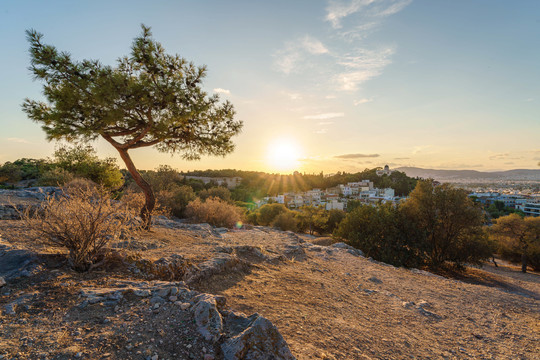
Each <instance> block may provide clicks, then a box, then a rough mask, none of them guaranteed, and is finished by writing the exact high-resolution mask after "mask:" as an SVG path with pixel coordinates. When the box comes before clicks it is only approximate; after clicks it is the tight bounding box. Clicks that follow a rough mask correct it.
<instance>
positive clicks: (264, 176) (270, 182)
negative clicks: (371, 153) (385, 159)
mask: <svg viewBox="0 0 540 360" xmlns="http://www.w3.org/2000/svg"><path fill="white" fill-rule="evenodd" d="M378 169H379V168H374V169H365V170H364V171H361V172H357V173H347V172H338V173H336V174H332V175H327V176H325V175H324V174H323V173H322V172H321V173H320V174H305V173H304V174H301V173H299V172H295V173H294V174H292V175H280V174H268V173H264V172H259V171H242V170H234V169H225V170H204V171H190V172H187V173H182V175H191V176H205V177H241V178H242V179H243V180H242V184H241V185H240V186H239V187H238V188H237V189H236V191H235V192H236V193H240V192H241V191H243V192H244V193H245V196H241V197H242V199H237V200H241V201H251V200H252V199H251V198H253V197H255V198H261V197H264V196H275V195H277V194H283V193H285V192H300V191H307V190H310V189H327V188H331V187H334V186H337V185H339V184H346V183H348V182H357V181H361V180H369V181H372V182H373V185H374V186H375V187H377V188H392V189H394V191H395V194H396V196H407V195H409V193H410V192H411V191H412V190H413V189H414V188H415V186H416V182H417V181H418V179H415V178H411V177H408V176H407V175H406V174H405V173H403V172H400V171H394V172H393V173H392V174H391V175H383V176H378V175H377V174H376V171H377V170H378Z"/></svg>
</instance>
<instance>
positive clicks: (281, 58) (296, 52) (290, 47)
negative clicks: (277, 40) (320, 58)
mask: <svg viewBox="0 0 540 360" xmlns="http://www.w3.org/2000/svg"><path fill="white" fill-rule="evenodd" d="M329 53H330V51H329V50H328V49H327V48H326V46H324V44H323V43H322V42H321V41H319V40H317V39H315V38H313V37H311V36H308V35H306V36H304V37H302V38H298V39H296V40H295V41H288V42H286V43H285V46H284V48H283V49H281V50H279V51H277V52H276V53H275V54H274V58H276V60H275V61H274V66H275V67H276V68H277V70H278V71H280V72H282V73H284V74H290V73H292V72H295V71H296V70H298V68H299V64H301V63H302V64H303V63H305V62H306V61H307V60H308V59H309V58H310V57H311V55H323V54H329ZM303 65H305V64H303Z"/></svg>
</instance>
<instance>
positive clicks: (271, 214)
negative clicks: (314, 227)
mask: <svg viewBox="0 0 540 360" xmlns="http://www.w3.org/2000/svg"><path fill="white" fill-rule="evenodd" d="M287 211H289V210H288V209H287V208H286V207H285V205H283V204H266V205H263V206H261V208H260V209H259V210H257V224H258V225H263V226H270V225H271V224H272V222H273V221H274V219H275V218H276V217H277V216H278V215H279V214H281V213H284V212H287Z"/></svg>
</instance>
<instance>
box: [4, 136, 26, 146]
mask: <svg viewBox="0 0 540 360" xmlns="http://www.w3.org/2000/svg"><path fill="white" fill-rule="evenodd" d="M7 141H9V142H14V143H20V144H29V143H30V142H29V141H28V140H26V139H22V138H17V137H10V138H7Z"/></svg>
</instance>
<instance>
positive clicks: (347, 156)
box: [334, 154, 381, 159]
mask: <svg viewBox="0 0 540 360" xmlns="http://www.w3.org/2000/svg"><path fill="white" fill-rule="evenodd" d="M379 156H381V155H379V154H344V155H336V156H334V157H335V158H336V159H361V158H376V157H379Z"/></svg>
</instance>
